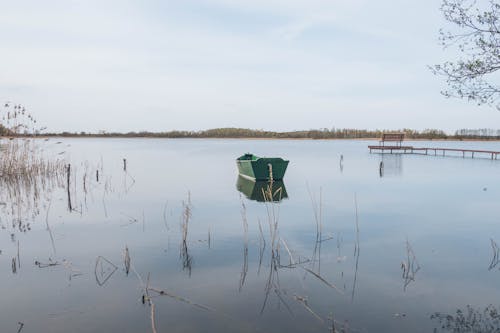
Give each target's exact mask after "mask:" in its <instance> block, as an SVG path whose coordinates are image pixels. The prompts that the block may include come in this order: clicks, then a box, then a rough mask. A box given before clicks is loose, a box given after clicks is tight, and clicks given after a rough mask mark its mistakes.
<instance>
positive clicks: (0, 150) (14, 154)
mask: <svg viewBox="0 0 500 333" xmlns="http://www.w3.org/2000/svg"><path fill="white" fill-rule="evenodd" d="M39 132H40V130H39V129H36V120H35V119H34V118H33V117H32V116H31V115H30V114H29V113H28V112H26V109H25V107H24V106H21V105H11V103H10V102H7V103H5V104H4V108H3V112H1V113H0V135H2V136H0V187H1V188H2V191H1V192H0V203H1V205H0V216H1V217H3V218H5V219H7V220H8V219H11V220H12V224H13V226H19V229H20V230H21V231H25V230H26V229H29V224H28V223H27V222H26V221H27V220H28V219H29V218H30V217H31V218H33V217H34V216H36V215H38V214H39V212H40V207H39V205H40V200H39V199H41V198H42V197H46V195H47V193H50V192H51V191H52V190H53V189H54V188H57V187H62V186H64V182H63V181H64V174H65V165H64V161H63V160H62V159H59V158H56V157H53V156H52V157H51V156H49V155H48V154H46V153H45V152H44V149H43V146H42V143H44V142H46V141H42V140H39V139H36V135H37V134H38V133H39ZM2 213H3V214H2ZM2 215H3V216H2ZM0 220H4V219H2V218H0Z"/></svg>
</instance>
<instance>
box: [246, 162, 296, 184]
mask: <svg viewBox="0 0 500 333" xmlns="http://www.w3.org/2000/svg"><path fill="white" fill-rule="evenodd" d="M288 162H289V161H287V160H284V159H282V158H280V157H254V158H253V159H241V158H239V159H237V160H236V163H237V165H238V172H239V174H240V175H241V176H242V177H245V178H248V179H252V180H271V179H273V180H281V179H283V177H284V176H285V171H286V168H287V166H288Z"/></svg>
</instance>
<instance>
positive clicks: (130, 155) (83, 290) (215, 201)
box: [0, 139, 500, 333]
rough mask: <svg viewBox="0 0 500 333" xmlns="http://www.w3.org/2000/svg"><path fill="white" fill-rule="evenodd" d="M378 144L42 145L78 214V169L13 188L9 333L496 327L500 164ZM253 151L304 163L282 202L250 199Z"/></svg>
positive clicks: (1, 314)
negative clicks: (245, 167)
mask: <svg viewBox="0 0 500 333" xmlns="http://www.w3.org/2000/svg"><path fill="white" fill-rule="evenodd" d="M371 143H373V142H369V141H322V140H318V141H297V140H201V139H192V140H190V139H175V140H167V139H50V140H49V141H46V142H45V141H44V142H43V145H44V146H45V149H46V151H47V153H48V154H49V155H52V156H55V157H57V158H63V159H64V160H65V161H66V163H69V164H71V175H70V186H69V190H70V191H69V197H70V202H71V210H70V209H69V203H68V188H67V179H66V178H65V176H64V177H62V178H60V179H58V181H50V180H48V181H46V182H44V183H40V182H39V183H37V184H36V187H37V192H33V191H32V189H31V190H30V189H17V190H16V187H15V186H14V187H5V186H4V188H3V189H2V191H1V192H0V218H1V220H0V222H1V227H2V230H1V232H0V250H1V254H0V290H1V296H2V297H1V299H0V331H1V332H18V330H20V331H21V332H23V333H24V332H152V331H153V327H152V321H154V323H155V324H154V325H155V327H156V331H157V332H332V331H333V329H335V331H338V332H342V331H344V332H433V331H436V332H462V331H463V332H480V331H488V330H486V327H487V325H488V324H491V325H492V326H491V327H493V330H490V331H491V332H493V331H495V329H496V330H499V329H500V326H499V318H498V317H497V315H496V314H495V313H493V314H492V312H491V311H490V312H487V313H486V315H485V314H484V312H485V309H486V310H487V311H489V310H492V309H498V306H499V301H498V295H499V292H500V271H499V268H500V264H498V260H500V258H499V257H498V256H499V253H498V247H496V246H497V245H496V244H497V243H496V242H500V182H499V181H498V179H500V160H498V161H495V160H490V159H488V158H484V159H478V158H474V159H471V158H465V159H464V158H462V157H461V156H459V157H458V156H456V157H441V156H419V155H384V156H381V155H379V154H370V153H369V150H368V149H367V145H368V144H371ZM408 144H409V145H411V144H413V145H415V146H443V147H462V148H467V147H468V148H480V149H490V150H496V151H500V143H498V142H413V143H411V142H409V143H408ZM246 152H252V153H255V154H257V155H260V156H280V157H283V158H286V159H289V160H290V164H289V166H288V170H287V172H286V175H285V178H284V182H283V184H280V185H282V186H283V187H284V189H285V190H286V195H284V196H285V198H283V199H282V200H281V201H277V202H262V201H258V200H252V193H251V191H250V192H248V191H247V192H246V193H242V192H240V191H238V188H242V186H241V183H240V184H239V185H238V181H239V180H238V174H237V169H236V164H235V158H237V157H238V156H240V155H242V154H243V153H246ZM341 156H343V161H342V162H341V161H340V160H341ZM124 158H125V159H126V171H124V168H123V166H124V165H123V164H124V162H123V159H124ZM381 161H383V165H384V168H383V170H382V172H381V170H380V162H381ZM97 173H99V175H98V178H99V179H97ZM240 182H241V180H240ZM247 185H248V184H247ZM247 187H248V186H247ZM250 189H251V186H250ZM256 192H257V193H258V192H259V191H256ZM184 239H185V241H184ZM126 249H127V250H126ZM126 253H127V254H128V258H130V260H128V259H127V260H125V258H126V257H127V254H126ZM128 263H129V264H130V265H128ZM127 270H128V274H127ZM152 310H153V311H152ZM457 311H462V313H463V318H461V317H460V316H459V314H460V312H459V314H458V315H457ZM469 313H481V314H482V315H483V316H482V317H481V319H477V318H478V317H476V319H477V320H476V321H475V322H473V323H471V322H472V319H470V318H469V319H467V316H468V314H469ZM446 315H450V316H448V317H446ZM152 317H153V318H152ZM461 319H463V320H461ZM466 324H470V325H472V327H473V328H474V329H475V330H472V329H471V330H467V325H466ZM482 325H483V326H482ZM332 326H333V327H332ZM442 326H444V328H442ZM454 329H455V330H454Z"/></svg>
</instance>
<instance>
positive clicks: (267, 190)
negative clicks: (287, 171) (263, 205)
mask: <svg viewBox="0 0 500 333" xmlns="http://www.w3.org/2000/svg"><path fill="white" fill-rule="evenodd" d="M236 189H237V190H238V191H240V192H241V193H243V194H244V195H245V197H247V198H248V199H250V200H255V201H258V202H271V201H272V202H279V201H281V200H283V199H285V198H288V193H287V192H286V188H285V183H283V181H282V180H276V181H272V182H270V181H267V180H257V181H254V180H250V179H248V178H245V177H242V176H241V175H239V176H238V180H237V181H236Z"/></svg>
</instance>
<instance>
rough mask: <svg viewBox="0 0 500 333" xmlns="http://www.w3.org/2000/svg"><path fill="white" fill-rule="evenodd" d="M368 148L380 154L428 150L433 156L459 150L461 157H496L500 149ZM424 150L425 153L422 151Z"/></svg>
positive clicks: (422, 153)
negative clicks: (467, 155) (482, 155)
mask: <svg viewBox="0 0 500 333" xmlns="http://www.w3.org/2000/svg"><path fill="white" fill-rule="evenodd" d="M368 148H369V149H370V153H371V152H372V151H373V150H375V151H380V152H381V153H382V154H385V153H386V151H387V153H391V154H392V153H394V152H396V153H400V154H421V155H429V152H434V156H437V154H438V153H440V154H442V156H446V152H461V153H462V157H463V158H465V157H466V153H469V155H470V156H471V157H472V158H474V154H486V155H489V156H491V159H492V160H493V159H495V160H496V159H497V157H498V154H500V151H493V150H480V149H462V148H438V147H413V146H368ZM424 152H425V153H424Z"/></svg>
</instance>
